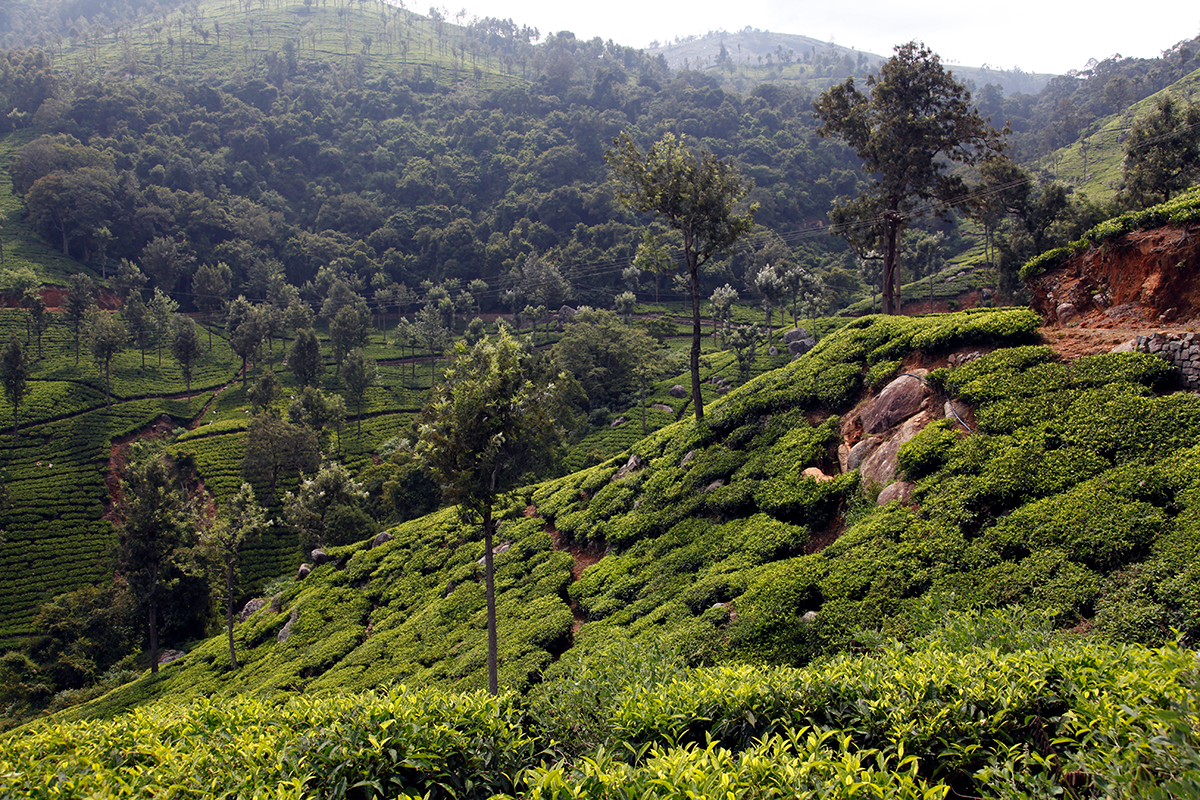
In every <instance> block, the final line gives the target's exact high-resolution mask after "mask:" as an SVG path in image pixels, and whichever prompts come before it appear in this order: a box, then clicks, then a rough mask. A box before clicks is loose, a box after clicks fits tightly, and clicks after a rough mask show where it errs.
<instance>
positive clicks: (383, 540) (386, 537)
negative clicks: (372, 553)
mask: <svg viewBox="0 0 1200 800" xmlns="http://www.w3.org/2000/svg"><path fill="white" fill-rule="evenodd" d="M391 540H392V535H391V534H390V533H388V532H387V531H383V532H382V533H380V534H379V535H377V536H376V537H375V538H374V539H372V540H371V546H370V548H368V549H370V550H374V549H375V548H376V547H379V545H381V544H387V543H388V542H390V541H391Z"/></svg>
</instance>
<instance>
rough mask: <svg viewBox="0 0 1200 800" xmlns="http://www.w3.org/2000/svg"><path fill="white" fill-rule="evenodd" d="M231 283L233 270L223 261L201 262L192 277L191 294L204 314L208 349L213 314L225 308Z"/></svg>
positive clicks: (210, 340) (210, 344)
mask: <svg viewBox="0 0 1200 800" xmlns="http://www.w3.org/2000/svg"><path fill="white" fill-rule="evenodd" d="M232 283H233V271H232V270H231V269H230V268H229V265H228V264H226V263H225V262H224V261H218V262H217V263H216V264H201V265H200V268H199V269H198V270H196V277H195V278H193V279H192V295H193V297H194V298H195V302H196V308H198V309H200V311H201V312H202V313H203V314H204V321H205V323H206V327H207V328H208V349H209V350H211V349H212V322H213V315H214V314H216V313H217V312H218V311H221V310H222V309H224V308H225V303H226V302H227V300H228V298H229V291H230V287H231V286H232Z"/></svg>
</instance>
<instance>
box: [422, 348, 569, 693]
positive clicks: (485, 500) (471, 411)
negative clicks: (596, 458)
mask: <svg viewBox="0 0 1200 800" xmlns="http://www.w3.org/2000/svg"><path fill="white" fill-rule="evenodd" d="M557 402H558V389H557V387H556V385H555V384H545V383H541V382H539V381H538V380H537V379H536V378H535V376H534V373H533V370H532V368H531V365H530V364H529V362H528V359H527V358H526V357H525V354H524V351H523V349H522V347H521V345H520V344H519V343H518V342H517V340H516V339H514V338H513V337H512V336H510V335H509V333H508V332H507V331H506V330H503V329H502V330H501V331H500V334H499V337H498V338H497V340H496V341H495V342H491V341H488V340H484V341H481V342H479V343H478V344H476V345H475V346H474V347H473V348H471V349H470V350H468V349H467V347H466V346H465V345H463V344H462V343H459V345H458V346H457V349H456V350H455V357H454V361H453V363H452V364H451V365H450V367H449V369H448V370H447V380H446V381H445V382H443V383H442V384H441V385H439V386H437V387H436V388H435V389H434V391H433V395H432V397H431V398H430V400H429V404H428V405H426V406H425V408H424V409H423V410H422V411H421V415H420V417H419V419H418V421H417V441H416V443H415V444H414V445H412V449H413V452H414V453H415V455H416V457H417V458H418V459H419V460H420V462H421V463H423V464H424V465H425V466H426V467H428V469H429V470H430V472H431V473H432V475H433V478H434V481H435V482H436V483H437V484H438V485H439V486H440V487H441V489H442V493H443V495H444V496H445V498H446V499H447V500H448V501H449V502H452V503H457V504H458V509H459V514H460V515H461V517H462V519H463V520H464V522H468V523H478V524H480V525H481V526H482V528H483V558H484V584H485V595H486V604H487V625H488V658H487V670H488V691H490V692H491V693H492V694H497V693H498V692H499V678H498V669H499V667H498V645H497V632H496V582H495V564H494V557H493V538H494V534H495V531H496V523H495V519H494V518H493V516H492V507H493V506H494V505H495V503H496V501H497V500H498V499H499V498H500V497H501V496H502V495H503V494H504V493H506V492H507V491H510V490H511V489H513V488H515V487H517V486H520V485H522V484H523V483H525V482H527V481H528V480H529V477H530V473H531V470H533V469H535V468H536V467H537V466H538V465H539V464H540V463H544V460H545V459H544V456H545V454H546V452H547V451H548V450H549V449H550V448H551V447H553V446H554V445H555V444H556V443H557V442H558V441H560V437H561V431H559V429H558V427H557V426H556V425H555V423H554V408H555V406H556V405H557Z"/></svg>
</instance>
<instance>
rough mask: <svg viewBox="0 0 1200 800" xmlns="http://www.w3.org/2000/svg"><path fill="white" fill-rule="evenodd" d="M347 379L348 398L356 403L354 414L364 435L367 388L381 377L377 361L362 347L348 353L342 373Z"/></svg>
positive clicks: (360, 432)
mask: <svg viewBox="0 0 1200 800" xmlns="http://www.w3.org/2000/svg"><path fill="white" fill-rule="evenodd" d="M342 377H343V378H345V380H346V399H347V400H348V401H349V402H351V403H354V416H355V418H356V421H357V423H358V434H359V435H360V436H361V435H362V404H363V398H364V397H366V394H367V388H368V387H370V386H373V385H375V382H376V381H377V380H378V378H379V372H378V369H377V368H376V366H375V362H374V361H372V360H370V359H369V358H367V357H366V356H365V355H363V351H362V349H361V348H358V347H356V348H354V349H353V350H351V351H350V352H349V353H347V354H346V369H345V372H344V374H343V375H342Z"/></svg>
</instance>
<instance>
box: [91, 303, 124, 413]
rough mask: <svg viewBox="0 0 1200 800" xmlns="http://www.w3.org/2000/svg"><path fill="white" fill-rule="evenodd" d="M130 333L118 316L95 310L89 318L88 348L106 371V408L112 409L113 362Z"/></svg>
mask: <svg viewBox="0 0 1200 800" xmlns="http://www.w3.org/2000/svg"><path fill="white" fill-rule="evenodd" d="M127 341H129V332H128V331H126V330H125V323H124V322H122V321H121V318H120V317H119V316H117V315H116V314H113V313H110V312H108V311H99V310H94V311H92V313H91V314H90V315H89V316H88V347H89V348H90V349H91V351H92V356H93V357H94V358H95V359H96V363H98V364H99V365H100V366H101V368H102V369H103V370H104V407H105V408H112V362H113V359H114V358H116V357H117V354H118V353H120V352H121V351H122V350H123V349H125V343H126V342H127Z"/></svg>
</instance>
